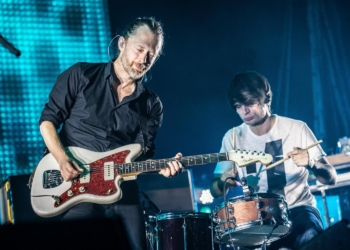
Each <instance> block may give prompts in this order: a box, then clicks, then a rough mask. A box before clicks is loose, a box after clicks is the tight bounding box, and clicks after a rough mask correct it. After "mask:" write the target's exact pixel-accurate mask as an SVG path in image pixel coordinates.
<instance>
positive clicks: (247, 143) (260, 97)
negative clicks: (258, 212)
mask: <svg viewBox="0 0 350 250" xmlns="http://www.w3.org/2000/svg"><path fill="white" fill-rule="evenodd" d="M227 98H228V101H229V103H230V105H231V106H232V108H234V109H235V110H236V112H237V113H238V115H239V116H240V117H241V119H242V120H243V124H241V125H240V126H238V127H235V128H233V129H230V130H229V131H228V132H227V133H226V134H225V136H224V138H223V141H222V147H221V150H220V152H228V151H230V150H232V149H241V150H250V151H257V152H266V153H268V154H271V155H272V156H273V157H274V161H278V160H280V159H282V158H284V157H286V156H288V157H290V158H292V159H290V160H287V161H284V162H283V163H281V164H279V165H278V166H276V167H274V168H271V169H269V170H267V171H264V168H265V167H264V166H262V165H261V163H254V164H251V165H248V166H246V167H243V168H240V167H237V166H233V164H232V162H228V161H226V162H219V163H218V164H217V165H216V168H215V172H214V179H213V180H212V182H211V186H210V191H211V194H212V195H213V197H214V198H218V197H220V196H223V195H224V194H225V193H226V191H227V190H226V191H224V190H223V189H224V186H225V187H230V188H231V189H233V188H235V187H237V182H236V181H235V179H239V178H241V179H243V177H244V179H245V180H246V181H247V184H248V186H250V187H253V188H254V190H255V192H258V193H274V194H280V195H283V196H284V197H285V200H286V202H287V204H288V209H289V212H290V214H289V218H288V219H289V220H290V221H291V222H292V230H291V232H290V233H289V234H288V235H287V236H286V237H285V238H282V239H281V240H278V241H276V242H273V243H272V244H271V245H270V246H269V248H268V249H279V248H281V247H285V248H290V249H295V248H298V247H300V246H302V245H304V244H305V243H306V242H308V241H309V240H311V239H312V238H313V237H314V236H316V235H317V234H319V233H320V232H321V231H322V230H323V226H322V221H321V219H320V216H319V212H318V210H317V209H316V208H315V204H314V199H313V195H312V194H311V192H310V189H309V186H308V182H307V179H308V175H309V170H310V171H311V172H312V173H313V174H314V175H315V177H316V178H317V180H318V181H319V182H321V183H322V184H326V185H334V184H335V183H336V178H337V176H336V171H335V169H334V167H333V166H331V165H330V164H329V163H328V161H327V159H326V158H325V157H324V156H325V153H324V152H323V150H322V148H321V147H320V146H319V145H317V146H314V147H312V148H310V149H309V150H304V149H303V148H306V147H307V146H309V145H311V144H313V143H315V142H316V138H315V136H314V134H313V133H312V131H311V130H310V129H309V128H308V126H307V125H306V124H305V123H304V122H302V121H298V120H293V119H290V118H286V117H282V116H277V115H274V114H271V111H270V107H271V100H272V92H271V89H270V84H269V83H268V81H267V79H266V78H265V77H264V76H262V75H261V74H259V73H257V72H254V71H250V72H246V73H243V74H238V75H236V76H235V77H234V79H233V81H232V82H231V83H230V85H229V88H228V93H227ZM233 145H234V146H233ZM228 177H232V178H231V179H230V178H228ZM225 182H226V183H225ZM238 183H239V182H238Z"/></svg>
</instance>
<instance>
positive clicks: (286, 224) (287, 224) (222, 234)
mask: <svg viewBox="0 0 350 250" xmlns="http://www.w3.org/2000/svg"><path fill="white" fill-rule="evenodd" d="M255 222H256V223H253V222H248V223H244V224H247V225H245V226H244V228H240V230H237V229H236V228H238V227H236V228H231V229H229V230H225V231H224V232H223V231H222V230H221V231H215V235H216V236H219V238H220V240H218V241H219V242H221V243H226V242H229V240H224V241H223V240H222V239H223V238H224V237H226V238H228V239H230V238H231V237H230V236H229V235H228V234H232V233H233V234H234V233H235V232H237V233H239V232H240V231H242V230H244V229H249V228H251V226H248V224H256V225H257V226H260V225H261V224H260V221H255ZM266 224H267V225H271V224H268V223H266ZM263 225H265V223H263ZM279 226H284V227H286V228H288V229H289V230H288V232H286V233H285V234H278V235H276V234H274V233H272V235H271V238H270V239H269V241H270V242H274V241H276V240H278V239H280V238H281V237H286V236H287V235H288V234H290V232H291V229H292V224H291V222H290V221H289V220H287V221H286V222H284V223H283V224H281V225H279ZM240 227H241V226H240ZM232 230H234V231H232ZM260 237H264V236H263V235H261V236H260ZM215 238H216V237H215ZM232 238H234V235H232ZM234 244H237V246H258V245H259V244H251V245H241V244H244V243H243V242H235V243H234Z"/></svg>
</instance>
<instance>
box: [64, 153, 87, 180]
mask: <svg viewBox="0 0 350 250" xmlns="http://www.w3.org/2000/svg"><path fill="white" fill-rule="evenodd" d="M58 164H59V167H60V171H61V175H62V177H63V179H64V180H65V181H71V180H72V179H73V178H75V177H77V176H78V175H79V174H80V173H82V172H83V171H84V170H83V169H82V168H80V167H79V166H78V164H77V163H76V162H75V161H73V160H72V159H70V158H68V157H66V158H63V159H62V160H60V161H59V162H58Z"/></svg>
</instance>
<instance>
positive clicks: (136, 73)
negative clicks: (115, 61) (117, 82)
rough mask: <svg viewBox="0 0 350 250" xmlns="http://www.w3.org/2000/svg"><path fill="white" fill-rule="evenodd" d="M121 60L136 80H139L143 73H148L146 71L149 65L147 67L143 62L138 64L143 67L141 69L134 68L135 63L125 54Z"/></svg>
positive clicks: (125, 68) (128, 72)
mask: <svg viewBox="0 0 350 250" xmlns="http://www.w3.org/2000/svg"><path fill="white" fill-rule="evenodd" d="M120 62H121V64H122V66H123V68H124V70H125V71H126V73H127V74H128V75H129V76H130V77H131V78H132V79H134V80H137V79H140V78H141V77H143V75H144V74H146V72H147V70H148V69H147V67H145V66H144V65H142V64H138V65H137V66H140V67H141V68H142V70H141V71H138V70H134V69H133V68H132V65H133V63H131V62H129V60H128V59H127V58H126V56H125V55H122V56H121V60H120ZM135 64H136V63H135Z"/></svg>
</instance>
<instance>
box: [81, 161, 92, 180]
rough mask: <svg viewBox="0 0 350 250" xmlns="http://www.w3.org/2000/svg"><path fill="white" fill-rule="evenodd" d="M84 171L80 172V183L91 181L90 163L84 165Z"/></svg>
mask: <svg viewBox="0 0 350 250" xmlns="http://www.w3.org/2000/svg"><path fill="white" fill-rule="evenodd" d="M83 169H84V171H83V172H82V173H81V174H80V183H89V182H90V165H83Z"/></svg>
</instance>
